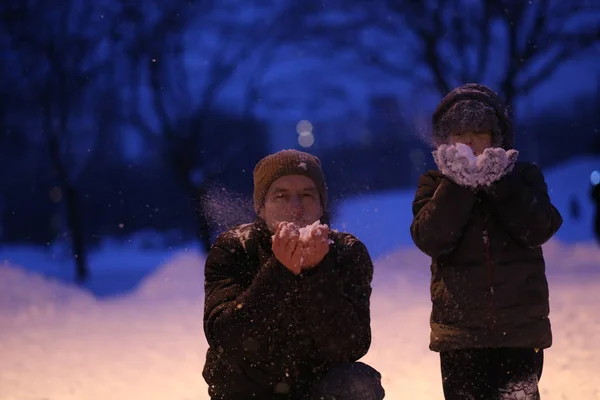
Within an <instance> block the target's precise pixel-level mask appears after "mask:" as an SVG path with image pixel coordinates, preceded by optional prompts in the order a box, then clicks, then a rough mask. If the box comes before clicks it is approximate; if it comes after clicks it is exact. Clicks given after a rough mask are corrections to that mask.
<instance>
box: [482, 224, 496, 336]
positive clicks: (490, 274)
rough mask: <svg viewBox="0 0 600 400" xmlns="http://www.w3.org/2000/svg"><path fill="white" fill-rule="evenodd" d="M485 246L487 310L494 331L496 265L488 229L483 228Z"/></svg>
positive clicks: (491, 328) (490, 326) (493, 331)
mask: <svg viewBox="0 0 600 400" xmlns="http://www.w3.org/2000/svg"><path fill="white" fill-rule="evenodd" d="M483 247H484V257H485V267H486V272H487V284H488V293H487V296H486V297H487V311H488V318H489V322H488V324H489V328H490V330H491V331H492V333H495V330H496V316H495V313H494V265H493V262H492V257H491V251H490V236H489V233H488V231H487V229H484V230H483Z"/></svg>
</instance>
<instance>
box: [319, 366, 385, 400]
mask: <svg viewBox="0 0 600 400" xmlns="http://www.w3.org/2000/svg"><path fill="white" fill-rule="evenodd" d="M315 389H316V393H315V394H316V395H317V396H318V397H316V398H317V399H319V400H320V399H323V400H330V399H331V400H334V399H335V400H355V399H356V400H359V399H360V400H382V399H383V398H384V397H385V391H384V389H383V386H382V385H381V374H380V373H379V372H377V371H376V370H375V369H373V368H372V367H370V366H369V365H367V364H364V363H362V362H355V363H346V364H341V365H339V366H337V367H334V368H333V369H331V370H330V371H329V372H328V373H327V374H326V375H325V377H324V378H323V379H322V381H321V382H319V383H318V384H317V385H316V387H315Z"/></svg>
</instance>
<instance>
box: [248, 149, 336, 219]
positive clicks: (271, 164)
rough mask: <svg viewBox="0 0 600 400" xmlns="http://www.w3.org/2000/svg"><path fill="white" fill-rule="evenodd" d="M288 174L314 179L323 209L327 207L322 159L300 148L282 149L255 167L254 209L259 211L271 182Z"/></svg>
mask: <svg viewBox="0 0 600 400" xmlns="http://www.w3.org/2000/svg"><path fill="white" fill-rule="evenodd" d="M286 175H303V176H306V177H307V178H310V179H312V181H313V182H314V183H315V186H316V187H317V191H318V192H319V196H320V197H321V205H322V207H323V210H326V209H327V186H326V184H325V175H324V174H323V169H322V168H321V161H319V159H318V158H317V157H315V156H313V155H311V154H308V153H305V152H302V151H298V150H282V151H279V152H277V153H274V154H271V155H268V156H266V157H265V158H263V159H262V160H260V161H259V162H258V164H256V167H255V168H254V209H255V211H256V212H259V210H260V208H261V207H262V206H263V203H264V201H265V197H266V195H267V192H268V190H269V188H270V187H271V184H272V183H273V182H275V181H276V180H277V179H279V178H281V177H282V176H286Z"/></svg>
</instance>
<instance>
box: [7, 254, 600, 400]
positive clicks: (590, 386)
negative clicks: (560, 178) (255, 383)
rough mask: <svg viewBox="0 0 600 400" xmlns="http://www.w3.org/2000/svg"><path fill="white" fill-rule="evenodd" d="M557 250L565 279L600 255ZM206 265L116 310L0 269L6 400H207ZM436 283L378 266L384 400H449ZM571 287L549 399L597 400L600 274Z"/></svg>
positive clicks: (558, 328) (416, 264) (375, 309)
mask: <svg viewBox="0 0 600 400" xmlns="http://www.w3.org/2000/svg"><path fill="white" fill-rule="evenodd" d="M556 246H558V247H556V249H554V250H553V248H552V247H550V248H549V250H548V251H547V261H548V264H549V265H556V266H557V267H558V265H559V264H560V263H564V262H568V263H569V266H568V267H565V268H563V270H564V271H575V270H579V267H578V264H579V263H580V261H581V262H583V263H584V264H588V263H590V262H592V261H593V260H594V257H598V253H600V250H598V249H596V252H595V255H593V251H592V248H591V247H590V248H587V247H585V246H582V247H581V249H584V248H585V249H586V250H585V251H584V250H581V249H578V248H577V246H573V247H572V248H570V247H569V246H566V245H559V244H557V245H556ZM561 251H562V252H561ZM565 251H567V252H568V253H564V252H565ZM563 254H568V260H566V259H565V256H564V255H563ZM108 258H109V257H107V259H108ZM578 258H581V259H578ZM203 265H204V257H203V256H202V255H201V254H199V253H198V252H195V251H183V252H180V253H179V254H176V255H175V256H173V257H171V258H170V259H169V261H168V262H167V263H166V264H165V265H164V266H162V267H161V268H159V269H158V270H157V271H156V272H155V273H154V274H152V275H151V276H150V277H149V278H147V279H146V280H145V281H144V282H143V283H142V284H141V285H140V286H139V287H138V290H137V292H135V293H134V294H132V295H130V296H124V297H121V298H119V299H117V300H114V301H101V300H95V299H92V298H90V296H88V295H86V294H85V293H84V292H82V291H80V290H79V289H77V288H75V287H70V286H68V285H63V284H60V283H58V282H55V281H53V280H49V279H44V278H41V277H39V276H38V275H37V274H35V273H28V272H24V271H23V270H22V268H20V267H15V266H11V265H9V264H7V263H5V264H4V265H2V266H0V299H1V300H0V306H1V308H0V327H1V329H0V354H1V357H0V388H1V390H0V393H1V394H2V395H1V396H0V398H1V399H2V400H4V399H6V400H13V399H19V400H20V399H47V400H81V399H86V400H106V399H108V398H110V399H115V400H121V399H123V400H127V399H132V398H136V399H137V398H144V399H147V400H163V399H166V398H168V399H173V400H188V399H197V400H208V395H207V388H206V384H205V382H204V380H203V378H202V375H201V371H202V367H203V364H204V355H205V352H206V342H205V339H204V335H203V333H202V297H203V286H202V272H203ZM100 270H101V268H100V266H98V269H97V274H98V273H100ZM428 274H429V263H428V259H427V258H426V257H425V256H420V255H419V253H418V250H415V249H414V248H412V247H408V248H404V249H397V250H396V251H394V252H393V253H390V254H389V255H388V256H383V257H380V258H378V259H377V260H376V261H375V281H374V291H373V295H372V303H371V310H372V332H373V342H372V346H371V349H370V351H369V353H368V354H367V355H366V356H365V357H364V359H363V361H365V362H367V363H369V364H371V365H373V366H374V367H375V368H376V369H377V370H379V371H380V372H381V374H382V376H383V384H384V386H385V389H386V392H387V396H386V398H390V399H403V398H411V399H415V400H434V399H440V398H442V392H441V382H440V377H439V358H438V356H437V354H435V353H433V352H430V351H429V349H428V343H429V314H430V311H431V304H430V299H429V282H428V277H429V275H428ZM565 276H570V277H571V278H570V279H563V277H562V276H560V277H559V276H554V277H553V276H550V277H549V280H550V284H551V293H550V296H551V305H552V313H551V320H552V324H553V331H554V345H553V346H552V348H551V349H549V350H548V351H547V352H546V355H545V359H546V361H545V366H544V374H543V377H542V381H541V384H540V388H541V394H542V398H544V399H545V400H563V399H595V398H599V396H600V376H599V375H598V374H597V373H596V371H597V369H598V368H600V348H599V347H598V346H597V345H596V344H597V343H598V341H600V314H599V313H598V312H597V302H598V301H597V299H598V292H599V291H600V274H599V273H596V274H585V275H584V276H579V277H578V275H577V274H565ZM57 298H63V299H64V298H66V299H68V301H64V302H56V299H57ZM9 299H11V300H10V301H9ZM173 299H177V300H179V301H172V300H173ZM48 302H51V304H53V305H54V306H53V307H54V311H53V312H52V313H51V314H48V315H46V316H45V317H44V318H31V317H27V318H22V316H21V315H19V314H20V313H16V312H15V311H14V310H13V307H17V308H20V309H23V308H24V307H25V308H27V309H34V308H35V307H38V308H40V307H42V306H43V305H44V304H46V303H48ZM32 382H34V383H35V384H32Z"/></svg>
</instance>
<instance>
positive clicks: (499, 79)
mask: <svg viewBox="0 0 600 400" xmlns="http://www.w3.org/2000/svg"><path fill="white" fill-rule="evenodd" d="M338 11H339V12H342V13H344V14H345V15H347V16H348V21H347V22H341V23H340V24H339V26H336V27H335V29H334V30H332V31H331V32H332V36H331V40H330V41H329V44H330V46H328V47H327V51H332V50H335V49H337V50H338V51H340V50H352V51H354V52H355V53H356V54H357V55H358V56H359V57H360V58H362V59H363V61H366V64H368V65H370V66H374V67H377V68H378V69H380V70H383V71H385V72H386V73H388V74H390V75H391V76H394V77H396V78H400V79H406V80H407V81H408V82H409V83H412V84H414V85H415V87H418V88H423V87H428V88H432V89H434V90H436V91H437V92H438V93H440V94H441V95H444V94H446V93H447V92H449V91H450V90H451V89H452V88H453V87H456V86H458V85H460V84H463V83H467V82H483V83H487V84H489V85H490V86H493V87H494V88H495V89H496V90H498V91H499V92H500V93H501V95H502V96H503V97H504V99H505V101H506V102H507V103H508V104H510V105H512V106H514V105H515V104H516V102H517V100H519V99H520V98H522V97H525V96H527V95H528V94H529V93H531V91H532V90H534V89H535V88H537V87H538V86H539V85H540V84H542V83H543V82H545V81H547V80H548V79H549V78H550V77H551V76H552V74H553V73H554V72H555V71H556V70H557V69H558V68H559V67H560V66H561V65H563V64H565V63H567V62H568V61H570V60H573V59H575V58H577V57H580V56H583V55H584V54H589V53H591V52H594V51H596V52H597V50H598V44H599V43H600V3H598V2H592V1H589V0H534V1H521V0H405V1H394V0H380V1H377V2H370V3H369V5H368V7H362V8H358V9H357V7H356V6H355V7H352V8H339V9H338ZM357 26H359V28H358V29H357V28H356V27H357ZM511 112H513V113H514V107H512V109H511ZM528 141H529V146H530V147H531V149H532V150H534V151H535V148H536V146H535V142H536V141H535V138H533V137H530V138H529V140H528ZM534 158H535V156H534Z"/></svg>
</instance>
